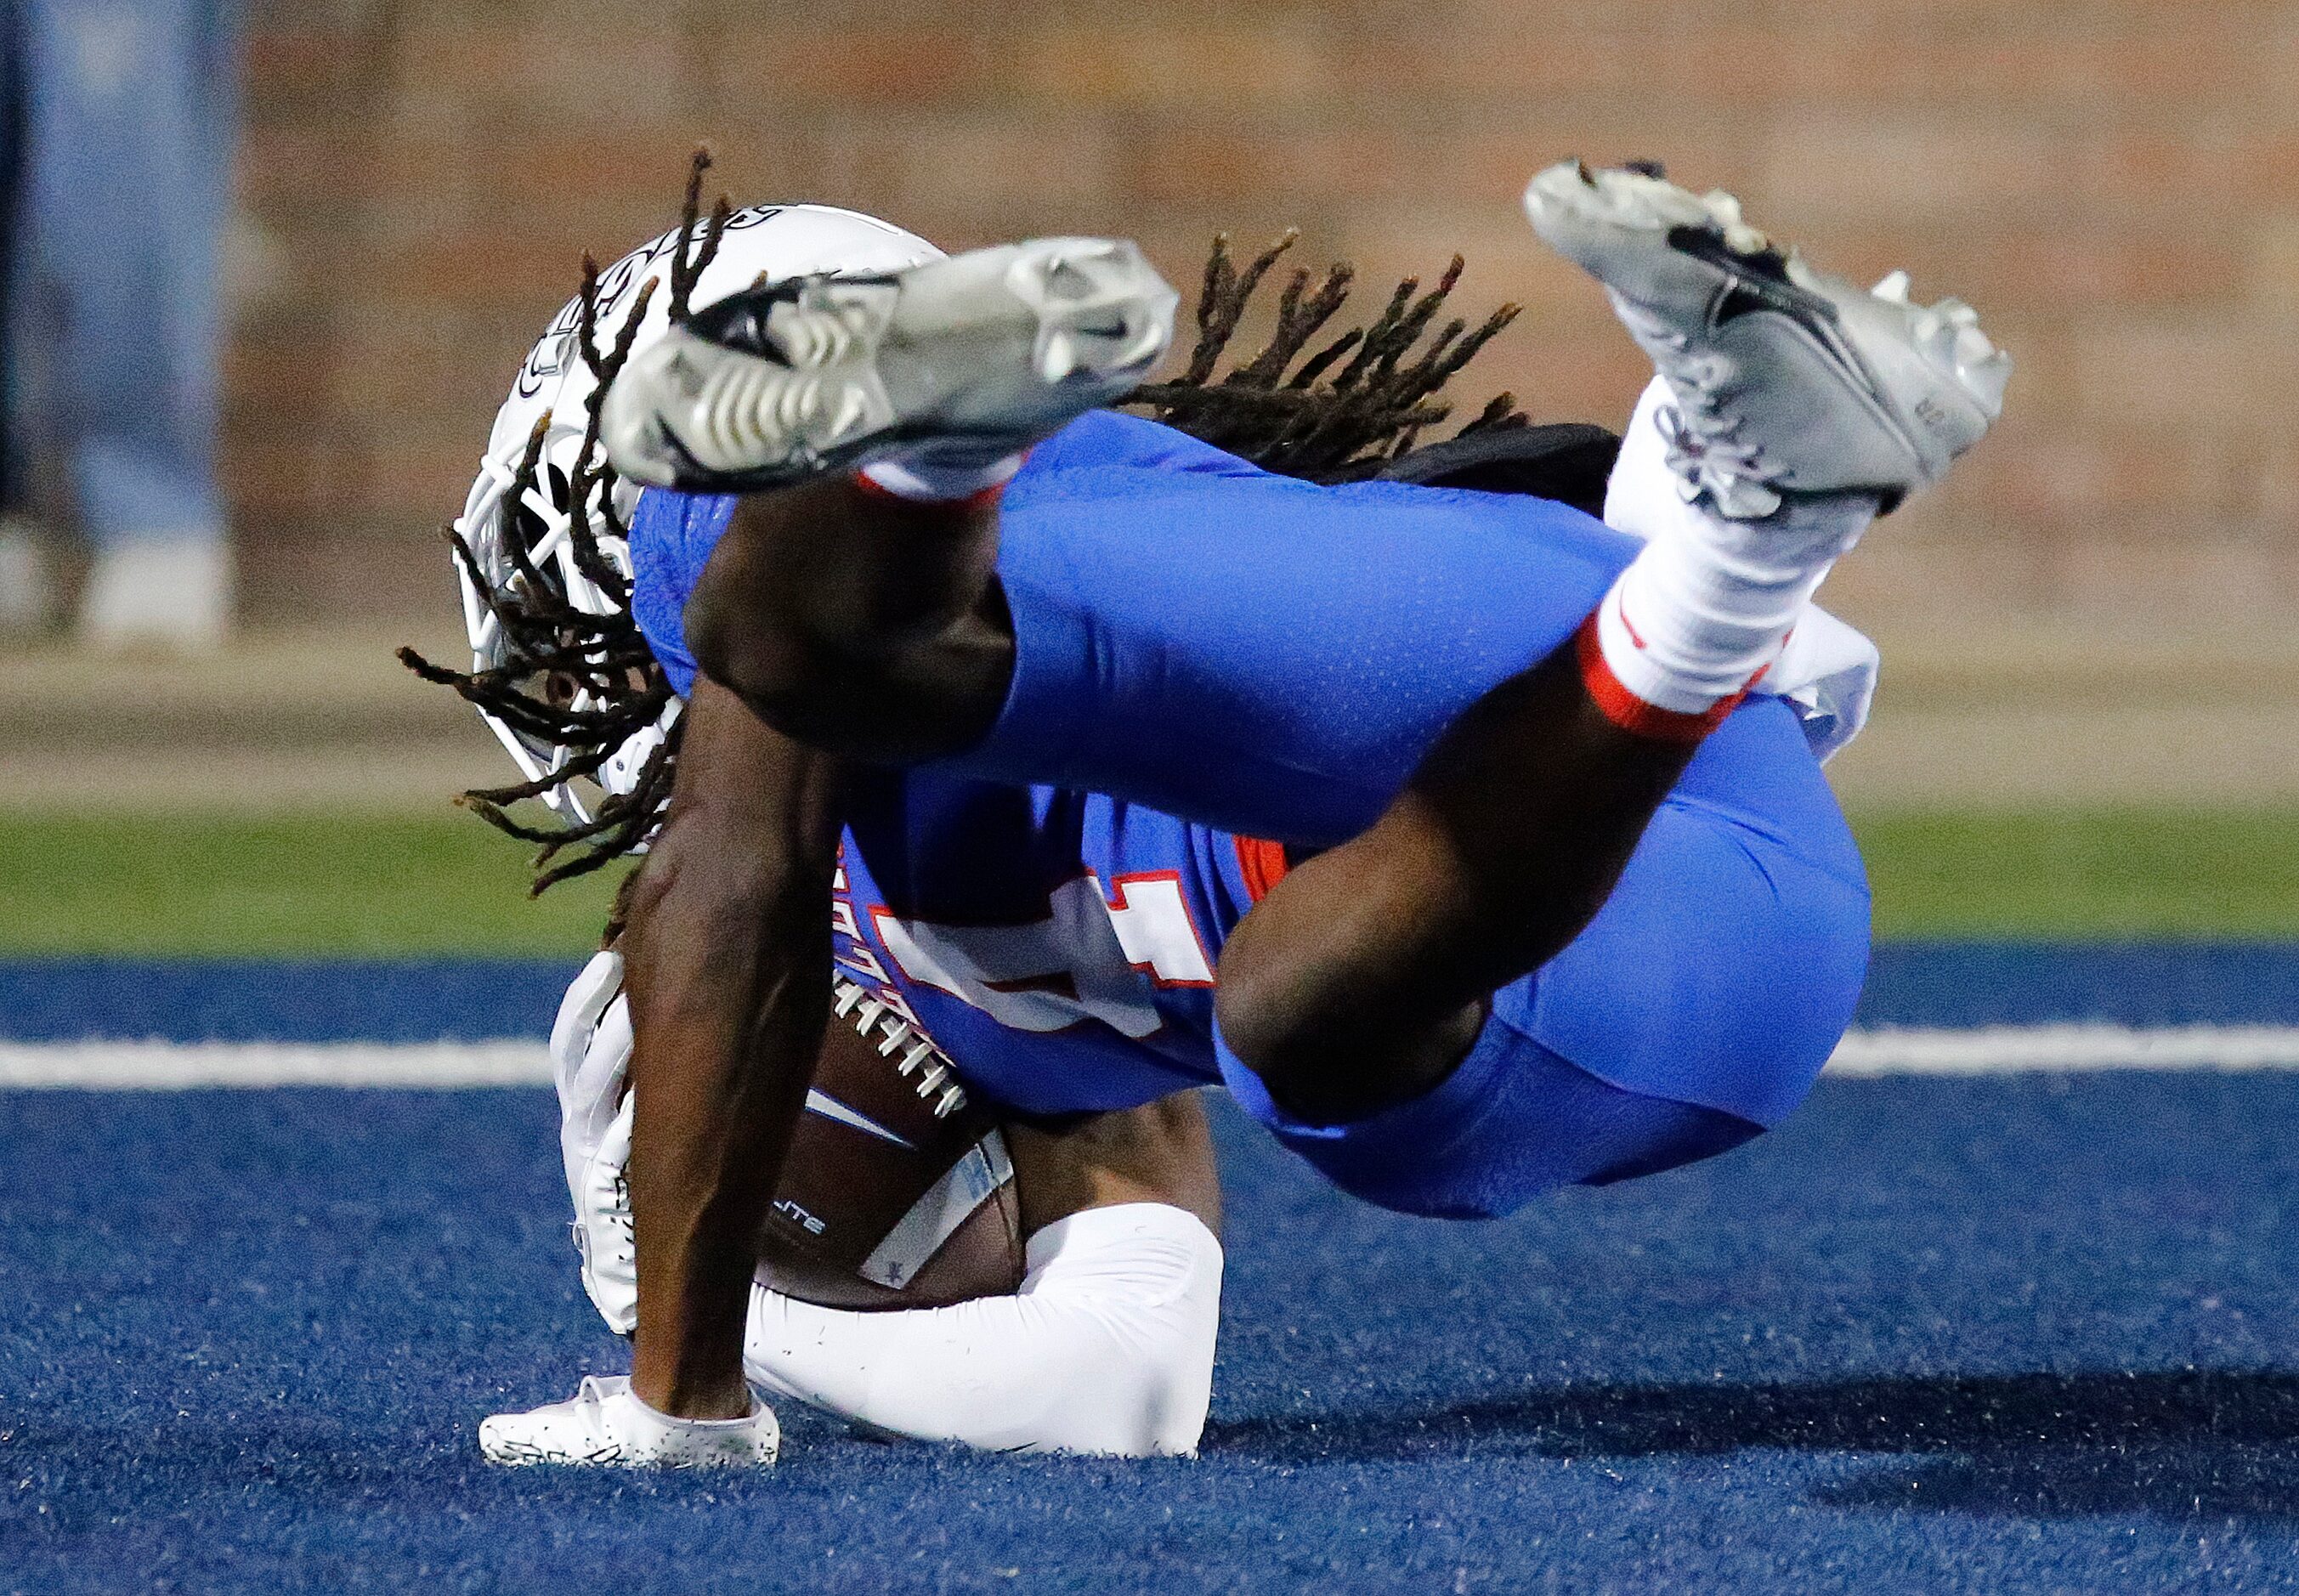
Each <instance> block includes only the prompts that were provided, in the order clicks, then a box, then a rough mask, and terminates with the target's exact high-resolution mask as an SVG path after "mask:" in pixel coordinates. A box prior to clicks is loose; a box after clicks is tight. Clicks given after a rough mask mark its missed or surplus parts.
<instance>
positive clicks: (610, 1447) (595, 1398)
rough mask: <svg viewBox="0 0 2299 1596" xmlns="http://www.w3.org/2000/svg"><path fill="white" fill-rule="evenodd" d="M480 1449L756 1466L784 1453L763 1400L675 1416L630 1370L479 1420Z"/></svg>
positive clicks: (494, 1458)
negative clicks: (732, 1414) (748, 1408)
mask: <svg viewBox="0 0 2299 1596" xmlns="http://www.w3.org/2000/svg"><path fill="white" fill-rule="evenodd" d="M752 1400H753V1401H756V1399H755V1398H754V1399H752ZM479 1451H482V1452H484V1453H485V1454H486V1459H487V1461H488V1462H490V1463H501V1464H503V1465H505V1466H507V1467H525V1466H527V1465H528V1464H532V1463H559V1464H588V1465H590V1466H592V1467H607V1468H755V1467H765V1466H766V1465H768V1464H769V1463H772V1462H773V1461H774V1460H775V1459H776V1457H777V1456H778V1455H779V1454H780V1453H781V1451H782V1427H781V1426H779V1425H778V1424H776V1421H775V1413H774V1409H771V1408H769V1407H768V1406H767V1405H766V1404H765V1403H764V1402H759V1403H758V1406H757V1408H756V1409H755V1410H754V1411H753V1412H752V1413H751V1416H750V1417H747V1418H708V1419H704V1418H673V1417H670V1416H669V1415H668V1414H665V1413H657V1412H656V1411H655V1410H654V1409H652V1408H650V1407H648V1406H647V1405H646V1404H645V1403H644V1402H642V1401H639V1400H638V1398H636V1397H635V1396H633V1395H632V1394H631V1383H630V1380H629V1377H628V1376H623V1375H616V1376H611V1377H607V1378H602V1377H601V1376H597V1375H585V1376H583V1384H582V1387H581V1389H579V1390H578V1391H577V1392H576V1393H575V1395H574V1397H573V1398H572V1399H571V1400H570V1401H564V1402H552V1403H550V1404H549V1405H548V1406H545V1407H542V1408H536V1409H532V1410H531V1411H528V1412H526V1413H498V1414H495V1415H494V1417H490V1418H486V1419H483V1420H481V1421H480V1424H479Z"/></svg>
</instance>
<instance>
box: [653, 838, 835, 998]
mask: <svg viewBox="0 0 2299 1596" xmlns="http://www.w3.org/2000/svg"><path fill="white" fill-rule="evenodd" d="M828 893H829V870H828V869H827V868H826V867H825V868H822V869H809V868H807V867H806V863H805V861H801V860H791V859H787V858H778V857H773V856H771V854H770V852H769V851H768V850H764V849H760V848H755V847H753V848H734V847H726V846H721V845H719V844H718V841H717V839H714V838H712V837H711V836H710V835H705V834H704V833H703V829H702V828H701V827H693V826H681V825H677V824H673V825H669V826H666V827H664V828H663V829H662V831H661V832H660V834H658V835H657V836H656V838H655V839H654V841H653V842H652V843H651V844H649V847H648V851H647V856H646V859H645V860H644V861H643V863H642V864H641V865H640V866H639V869H638V872H637V874H636V875H635V877H633V878H632V881H631V885H630V890H629V893H628V894H627V897H626V898H625V900H624V907H625V911H626V914H627V919H628V929H627V931H626V932H625V939H626V941H625V951H626V953H627V955H628V957H629V958H630V959H631V960H632V961H633V962H634V963H641V964H643V963H644V962H646V961H647V960H648V959H649V958H650V950H651V948H652V945H653V944H654V943H655V942H656V941H657V939H658V938H659V937H660V935H662V934H663V933H664V932H665V931H666V930H673V929H675V930H676V933H677V934H678V935H682V936H685V937H688V938H693V937H698V936H699V937H701V938H702V939H703V940H704V941H705V942H706V943H710V944H712V945H716V946H718V947H721V948H724V947H728V946H743V945H749V944H750V943H751V942H752V941H753V940H754V939H755V938H756V937H757V936H758V935H760V934H761V933H768V932H771V931H772V930H773V928H774V927H776V926H777V925H779V924H780V923H782V922H783V921H784V920H785V919H787V920H789V921H790V922H791V923H792V927H793V929H796V928H801V927H804V928H808V929H811V928H812V927H813V926H814V923H815V922H816V921H817V920H818V919H821V918H822V905H823V903H824V902H826V900H827V897H828Z"/></svg>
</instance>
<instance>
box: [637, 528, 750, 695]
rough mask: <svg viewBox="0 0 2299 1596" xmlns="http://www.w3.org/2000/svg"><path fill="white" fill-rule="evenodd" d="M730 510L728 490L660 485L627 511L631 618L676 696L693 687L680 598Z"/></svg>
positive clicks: (685, 595) (707, 556)
mask: <svg viewBox="0 0 2299 1596" xmlns="http://www.w3.org/2000/svg"><path fill="white" fill-rule="evenodd" d="M734 515H735V500H734V497H733V496H732V495H726V494H683V493H676V492H673V491H671V490H670V489H668V488H660V487H651V488H648V489H647V490H646V491H645V492H644V493H643V494H641V495H639V502H638V507H637V508H636V509H635V510H634V511H632V512H631V619H633V620H635V621H636V622H637V623H638V628H639V631H640V632H641V633H642V634H643V635H644V636H645V637H646V640H647V647H648V648H650V649H651V650H652V651H653V653H654V657H655V659H656V660H657V661H659V662H660V664H661V666H662V669H663V672H664V674H665V675H667V676H668V677H670V685H671V686H673V687H675V688H676V689H677V690H678V693H679V695H680V696H681V697H685V696H687V695H688V694H691V693H692V692H693V689H694V677H695V672H696V668H695V664H694V655H693V653H692V652H690V651H689V650H688V648H687V646H686V601H687V599H688V597H689V596H691V595H692V594H693V592H694V584H695V582H696V581H697V580H698V579H699V578H701V575H702V568H703V566H704V565H705V564H706V563H708V562H709V561H710V551H711V550H713V549H715V548H717V547H718V540H719V539H720V538H721V537H723V536H726V523H727V522H728V521H730V520H733V519H734Z"/></svg>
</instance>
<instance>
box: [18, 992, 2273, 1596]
mask: <svg viewBox="0 0 2299 1596" xmlns="http://www.w3.org/2000/svg"><path fill="white" fill-rule="evenodd" d="M2253 973H2254V974H2256V973H2257V972H2256V971H2254V972H2253ZM2125 976H2126V979H2125V980H2124V981H2123V982H2122V983H2121V988H2122V989H2124V990H2128V988H2129V978H2130V977H2129V971H2127V972H2125ZM2039 978H2040V977H2039ZM2046 985H2048V983H2046ZM2270 985H2271V983H2270ZM2229 990H2230V991H2232V990H2233V988H2232V987H2230V988H2229ZM2007 1001H2008V1000H2007ZM2215 1017H2217V1018H2228V1017H2229V1016H2227V1015H2216V1016H2215ZM435 1034H436V1033H435ZM552 1126H553V1111H552V1104H551V1101H550V1096H549V1093H547V1092H544V1091H538V1090H530V1089H519V1090H498V1091H466V1092H438V1093H422V1092H381V1091H330V1090H286V1091H269V1092H244V1093H243V1092H192V1093H77V1092H50V1093H39V1092H26V1093H12V1094H6V1095H5V1096H4V1101H0V1169H4V1170H5V1171H6V1174H7V1178H6V1181H5V1183H4V1185H0V1302H4V1303H5V1305H6V1309H5V1312H4V1313H0V1465H4V1469H5V1472H4V1474H0V1591H23V1592H43V1593H45V1592H72V1591H119V1590H177V1591H187V1592H206V1591H239V1590H260V1591H267V1592H287V1591H314V1592H338V1591H355V1590H370V1589H372V1590H406V1589H421V1590H426V1591H430V1590H440V1591H455V1592H464V1591H470V1592H486V1591H498V1590H501V1591H530V1590H532V1591H542V1592H592V1591H596V1592H618V1593H622V1592H676V1591H686V1590H725V1591H754V1590H781V1589H788V1590H807V1591H811V1590H832V1591H853V1592H875V1591H881V1590H888V1589H903V1590H908V1589H918V1590H991V1591H1011V1590H1030V1591H1034V1590H1047V1589H1075V1590H1080V1591H1092V1592H1108V1591H1123V1590H1135V1589H1144V1590H1155V1591H1160V1592H1164V1591H1176V1592H1190V1591H1199V1590H1291V1589H1307V1590H1320V1591H1324V1590H1393V1589H1415V1590H1432V1591H1440V1592H1441V1591H1521V1590H1556V1591H1569V1592H1584V1591H1598V1590H1617V1591H1621V1592H1660V1591H1685V1592H1741V1591H1747V1592H1802V1591H1834V1590H1845V1591H1860V1592H1901V1591H1910V1592H1916V1591H1921V1592H1937V1591H1970V1592H2005V1591H2031V1590H2032V1591H2066V1592H2101V1591H2125V1590H2129V1591H2150V1592H2153V1591H2172V1590H2182V1591H2184V1590H2198V1591H2201V1590H2210V1591H2224V1590H2268V1589H2282V1588H2286V1587H2288V1586H2299V1359H2295V1357H2294V1354H2293V1351H2292V1339H2293V1334H2294V1330H2295V1326H2299V1251H2295V1249H2294V1247H2293V1245H2292V1243H2291V1241H2290V1239H2289V1238H2290V1233H2291V1228H2292V1223H2293V1221H2294V1219H2295V1218H2299V1076H2295V1075H2292V1074H2287V1073H2272V1072H2270V1073H2255V1074H2245V1075H2221V1074H2212V1073H2207V1072H2189V1073H2170V1074H2146V1073H2126V1074H2121V1075H2116V1076H2013V1077H1995V1078H1986V1077H1983V1078H1978V1079H1962V1080H1922V1079H1908V1078H1901V1079H1887V1080H1872V1081H1870V1080H1860V1081H1832V1082H1827V1083H1824V1084H1823V1085H1822V1088H1821V1089H1820V1091H1819V1093H1817V1095H1816V1096H1815V1098H1814V1100H1813V1102H1812V1103H1811V1105H1809V1107H1808V1108H1807V1109H1806V1110H1805V1111H1804V1112H1803V1113H1802V1114H1800V1115H1799V1116H1798V1117H1797V1118H1796V1119H1794V1120H1793V1121H1792V1122H1791V1123H1790V1125H1789V1126H1788V1127H1787V1128H1786V1129H1784V1130H1783V1131H1781V1132H1780V1133H1779V1134H1777V1135H1773V1136H1772V1137H1769V1138H1765V1139H1764V1140H1762V1141H1760V1142H1758V1143H1755V1144H1754V1145H1752V1146H1750V1147H1748V1148H1747V1149H1744V1150H1742V1151H1739V1152H1736V1153H1733V1154H1731V1155H1729V1156H1727V1157H1725V1158H1723V1159H1721V1160H1715V1161H1714V1162H1712V1163H1710V1164H1707V1165H1705V1166H1701V1167H1697V1168H1692V1169H1689V1170H1682V1171H1678V1172H1675V1173H1673V1174H1671V1175H1667V1176H1660V1177H1657V1178H1656V1179H1652V1180H1647V1181H1644V1182H1639V1183H1635V1184H1632V1185H1623V1186H1619V1187H1614V1188H1612V1189H1610V1190H1606V1191H1579V1192H1573V1193H1565V1194H1564V1195H1563V1196H1561V1197H1559V1198H1557V1199H1556V1200H1555V1201H1549V1202H1547V1203H1544V1204H1541V1205H1539V1206H1537V1207H1536V1208H1535V1209H1533V1210H1531V1211H1530V1212H1528V1213H1526V1214H1524V1215H1523V1216H1520V1217H1519V1218H1516V1219H1514V1220H1510V1221H1507V1222H1504V1223H1500V1224H1495V1225H1486V1226H1447V1225H1440V1224H1435V1223H1430V1222H1422V1221H1412V1220H1406V1219H1401V1218H1394V1217H1390V1216H1386V1215H1382V1214H1379V1213H1376V1212H1374V1211H1371V1210H1368V1209H1362V1208H1358V1207H1355V1206H1353V1205H1351V1204H1349V1203H1348V1202H1346V1201H1342V1200H1340V1199H1338V1198H1336V1197H1334V1196H1332V1194H1330V1193H1328V1192H1326V1191H1325V1190H1324V1188H1323V1187H1322V1186H1321V1185H1319V1184H1318V1183H1317V1182H1316V1181H1315V1177H1314V1176H1309V1175H1307V1174H1306V1173H1305V1172H1303V1171H1301V1170H1299V1169H1298V1168H1294V1167H1293V1166H1291V1164H1290V1163H1288V1162H1287V1161H1285V1160H1283V1159H1282V1157H1281V1156H1278V1155H1275V1154H1273V1153H1272V1152H1271V1151H1269V1150H1268V1148H1267V1147H1266V1144H1264V1143H1262V1142H1261V1141H1260V1140H1259V1139H1258V1137H1257V1135H1255V1134H1254V1133H1253V1132H1251V1131H1250V1130H1249V1129H1247V1128H1245V1127H1243V1126H1241V1125H1239V1124H1237V1123H1236V1122H1234V1121H1233V1120H1232V1119H1231V1118H1229V1117H1228V1116H1226V1115H1224V1117H1223V1121H1222V1126H1221V1128H1222V1130H1223V1132H1224V1151H1225V1154H1226V1163H1227V1175H1228V1178H1229V1183H1230V1191H1231V1201H1232V1227H1231V1236H1230V1242H1231V1268H1232V1275H1231V1280H1230V1289H1229V1292H1228V1297H1227V1312H1226V1317H1225V1323H1224V1356H1223V1360H1222V1363H1221V1366H1220V1368H1219V1371H1218V1374H1217V1384H1216V1400H1215V1422H1214V1425H1213V1427H1212V1429H1211V1431H1210V1433H1209V1434H1208V1442H1207V1448H1206V1452H1205V1455H1204V1457H1203V1458H1202V1459H1199V1460H1198V1461H1195V1462H1186V1463H1185V1462H1172V1463H1159V1464H1109V1463H1096V1462H1089V1461H1080V1460H1066V1459H982V1458H974V1457H967V1456H963V1455H959V1454H956V1453H952V1452H944V1451H934V1450H929V1449H924V1448H914V1447H889V1446H884V1445H878V1444H873V1443H869V1442H860V1441H856V1440H851V1439H848V1438H846V1437H844V1436H842V1435H841V1434H837V1433H836V1432H834V1431H833V1430H831V1429H829V1428H827V1427H826V1426H824V1425H822V1424H821V1423H819V1422H818V1421H809V1419H808V1418H806V1417H804V1416H803V1415H802V1414H786V1415H785V1417H786V1418H787V1419H788V1420H789V1421H790V1422H789V1428H790V1431H791V1442H790V1446H789V1449H788V1452H787V1461H786V1463H785V1465H784V1467H782V1468H780V1469H778V1470H776V1471H775V1472H774V1473H773V1474H771V1475H767V1476H763V1477H759V1478H753V1479H741V1480H728V1479H726V1478H725V1477H723V1476H718V1477H711V1478H699V1477H684V1478H680V1477H672V1478H652V1477H644V1476H631V1475H568V1474H549V1473H543V1472H535V1471H528V1472H521V1473H507V1472H498V1471H494V1470H491V1469H489V1468H487V1467H485V1466H484V1465H482V1464H481V1463H480V1462H479V1461H478V1459H477V1453H476V1451H475V1450H474V1447H473V1444H472V1434H473V1431H474V1428H475V1426H476V1424H477V1419H478V1417H480V1416H481V1415H482V1414H484V1413H486V1412H487V1411H490V1410H492V1409H495V1408H497V1407H501V1406H504V1405H507V1404H511V1403H519V1404H525V1403H529V1402H532V1401H538V1400H543V1399H546V1398H550V1397H554V1396H558V1395H563V1394H565V1392H567V1390H569V1389H570V1388H571V1386H572V1383H573V1379H574V1376H575V1375H576V1374H577V1373H578V1372H579V1371H580V1369H581V1367H583V1366H584V1363H585V1360H588V1361H589V1365H590V1367H601V1368H604V1367H619V1364H618V1362H617V1353H618V1348H617V1347H616V1345H615V1343H614V1342H611V1340H610V1339H609V1338H608V1337H606V1336H605V1335H604V1334H603V1333H602V1332H601V1331H600V1330H598V1329H597V1327H596V1321H595V1319H594V1318H593V1317H592V1315H591V1313H590V1310H589V1309H588V1307H587V1305H585V1304H584V1303H583V1302H582V1301H581V1298H580V1294H579V1292H578V1291H577V1287H576V1284H575V1282H574V1278H573V1273H572V1268H571V1260H572V1253H571V1251H570V1250H569V1248H568V1246H567V1244H566V1242H565V1239H564V1228H563V1224H562V1220H561V1212H560V1210H561V1206H562V1204H563V1202H564V1195H563V1193H562V1192H561V1190H560V1185H559V1176H558V1173H557V1167H556V1151H555V1145H554V1143H553V1139H552Z"/></svg>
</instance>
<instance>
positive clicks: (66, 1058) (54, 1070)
mask: <svg viewBox="0 0 2299 1596" xmlns="http://www.w3.org/2000/svg"><path fill="white" fill-rule="evenodd" d="M2085 1069H2299V1026H2178V1027H2154V1028H2142V1027H2130V1026H2110V1025H2056V1026H1988V1027H1978V1028H1974V1029H1970V1030H1944V1029H1942V1030H1935V1029H1918V1028H1914V1027H1909V1028H1905V1029H1900V1028H1882V1029H1877V1030H1872V1031H1855V1032H1853V1033H1852V1034H1851V1035H1848V1036H1847V1037H1846V1038H1845V1039H1844V1042H1843V1044H1842V1045H1841V1046H1839V1047H1838V1049H1837V1050H1836V1056H1835V1057H1834V1058H1833V1059H1831V1060H1829V1065H1828V1073H1829V1074H1830V1075H1832V1076H1888V1075H2011V1074H2017V1073H2021V1072H2027V1071H2068V1070H2085ZM550 1081H551V1061H550V1060H549V1058H548V1057H547V1056H546V1054H545V1053H544V1045H543V1043H542V1042H541V1041H539V1040H536V1041H519V1040H507V1041H500V1042H477V1043H456V1042H427V1043H411V1044H401V1045H394V1044H390V1043H365V1042H342V1043H270V1042H249V1043H222V1042H203V1043H173V1042H59V1043H0V1090H9V1089H22V1088H37V1087H79V1088H83V1089H87V1090H90V1091H137V1090H161V1091H170V1090H183V1089H186V1088H190V1087H200V1086H400V1087H431V1088H454V1087H464V1086H541V1085H549V1084H550Z"/></svg>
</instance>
